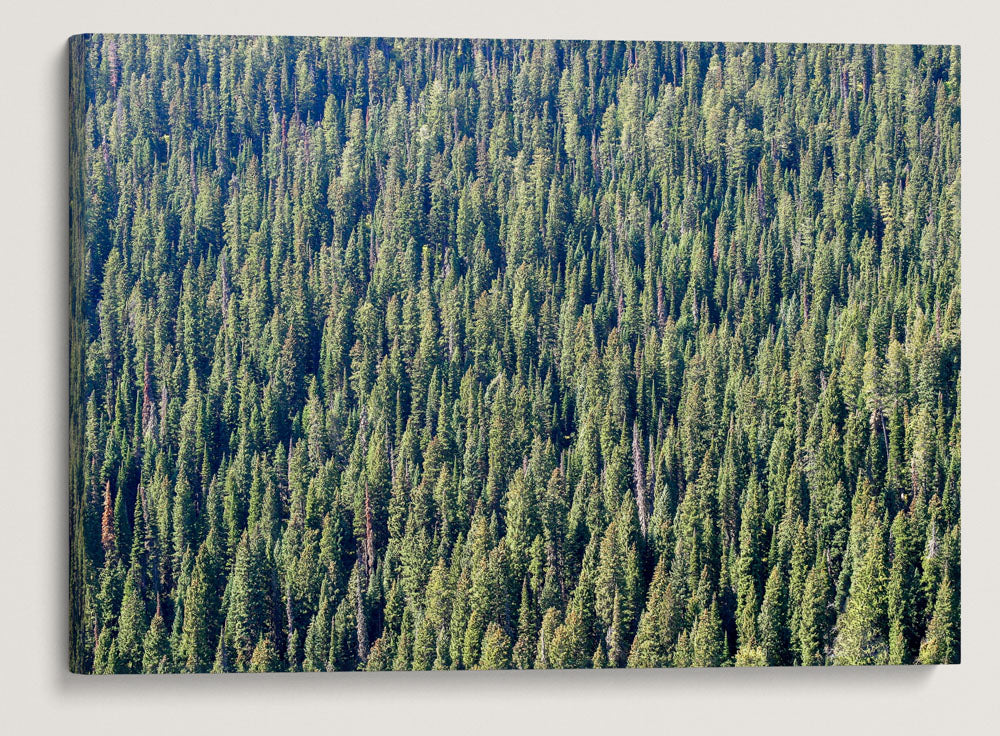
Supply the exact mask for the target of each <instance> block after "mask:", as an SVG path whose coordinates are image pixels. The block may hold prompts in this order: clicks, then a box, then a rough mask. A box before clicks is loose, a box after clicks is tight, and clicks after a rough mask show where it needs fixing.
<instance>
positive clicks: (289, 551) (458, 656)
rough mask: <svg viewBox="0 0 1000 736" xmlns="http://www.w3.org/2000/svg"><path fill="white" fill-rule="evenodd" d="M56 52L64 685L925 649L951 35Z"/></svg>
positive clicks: (949, 291) (933, 536) (944, 490)
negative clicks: (910, 40) (60, 119)
mask: <svg viewBox="0 0 1000 736" xmlns="http://www.w3.org/2000/svg"><path fill="white" fill-rule="evenodd" d="M73 64H74V67H73V72H74V77H73V79H74V90H76V94H77V96H76V97H74V100H75V105H76V107H74V115H73V141H72V143H73V152H74V154H73V155H74V165H75V170H74V177H75V179H76V178H79V179H81V181H79V182H76V184H74V186H75V189H74V191H75V192H77V193H76V194H75V195H74V196H75V199H74V201H73V203H72V204H73V208H74V210H73V214H74V223H75V224H74V226H73V228H74V229H73V235H74V250H73V255H74V260H73V277H74V283H73V289H74V291H73V294H74V302H73V344H72V346H71V348H72V351H71V356H72V360H73V365H72V370H71V373H72V378H73V383H72V387H73V388H72V390H73V394H72V403H71V422H72V432H73V452H74V455H73V462H72V465H71V468H72V474H71V480H72V484H71V485H72V497H71V516H70V518H71V524H72V529H71V616H72V617H73V622H72V625H71V647H72V655H71V659H72V666H73V668H74V669H75V670H79V671H94V672H140V671H142V672H173V671H184V672H204V671H210V670H211V671H238V672H245V671H268V670H273V669H282V670H285V669H287V670H299V669H301V670H307V671H324V670H357V669H373V670H374V669H474V668H482V669H490V668H508V667H517V668H533V667H534V668H553V667H594V666H601V667H603V666H613V667H615V666H631V667H664V666H722V665H730V664H735V665H739V666H750V665H764V664H768V665H802V664H804V665H820V664H833V663H843V664H874V663H887V662H892V663H912V662H916V661H919V662H928V663H930V662H956V661H958V659H959V651H960V600H961V596H960V585H961V575H960V564H959V549H960V523H961V521H960V494H961V482H960V480H961V479H960V468H961V458H960V435H961V419H960V411H959V386H960V362H959V361H960V352H961V351H960V347H961V344H960V320H961V295H960V230H959V226H960V222H959V212H960V207H959V204H960V155H959V154H960V149H959V142H960V125H959V120H960V114H961V108H960V103H959V99H960V98H959V79H960V62H959V54H958V50H957V48H948V47H938V46H924V47H885V46H855V45H849V46H835V45H819V44H817V45H811V44H810V45H801V44H773V45H772V44H756V43H754V44H675V43H648V42H586V41H574V42H552V41H490V40H476V41H472V40H430V39H323V38H271V37H254V38H251V37H239V38H237V37H214V36H207V37H184V36H90V37H88V38H87V39H86V40H85V41H82V42H80V43H79V44H77V45H75V46H74V53H73ZM80 90H82V92H81V91H80ZM75 179H74V181H75Z"/></svg>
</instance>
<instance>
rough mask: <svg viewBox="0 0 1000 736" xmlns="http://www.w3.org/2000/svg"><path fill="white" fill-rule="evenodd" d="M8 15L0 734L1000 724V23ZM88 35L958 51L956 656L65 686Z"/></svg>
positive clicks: (181, 10) (451, 11) (795, 5)
mask: <svg viewBox="0 0 1000 736" xmlns="http://www.w3.org/2000/svg"><path fill="white" fill-rule="evenodd" d="M477 5H482V7H477ZM0 18H3V20H4V25H5V27H6V29H7V30H6V32H5V33H4V37H3V40H2V43H0V79H2V80H3V87H2V94H0V100H2V108H0V129H2V130H0V212H2V219H0V375H2V378H0V392H2V396H3V398H2V401H0V432H2V434H0V494H2V495H0V567H2V570H3V575H2V577H0V678H2V681H0V731H3V732H6V733H10V734H22V733H23V734H33V733H50V732H51V733H60V732H63V731H65V732H69V733H87V734H89V733H101V734H117V733H130V734H142V735H143V736H145V735H146V734H159V733H171V734H174V736H189V735H191V734H199V733H212V732H214V733H220V734H225V733H230V732H238V733H243V734H258V733H260V734H263V733H267V734H273V733H279V732H285V733H287V732H289V731H290V730H291V729H303V730H305V729H308V730H309V732H315V733H320V732H334V733H336V732H341V733H347V732H354V731H363V732H365V733H368V734H376V733H407V734H410V733H447V732H471V733H473V734H478V733H500V732H503V733H506V734H520V733H540V732H551V733H567V732H570V730H569V729H570V728H572V729H574V731H575V732H593V731H599V732H602V733H605V734H609V735H610V734H617V733H621V732H626V731H633V732H642V733H647V732H654V733H685V732H691V731H695V732H697V733H716V732H723V731H725V732H739V733H741V734H763V733H769V734H773V733H793V732H794V733H798V734H814V733H815V734H822V733H851V732H858V733H875V732H882V733H888V734H903V733H932V732H941V733H959V734H965V733H1000V708H998V705H997V702H998V698H1000V688H998V685H1000V677H998V676H997V673H998V664H1000V663H998V654H1000V652H998V647H997V639H998V636H1000V632H998V626H997V619H998V616H1000V595H998V583H1000V580H998V575H997V572H996V570H997V563H998V561H1000V483H998V481H997V477H998V474H997V472H996V471H997V469H1000V467H998V465H1000V464H998V463H997V462H996V460H995V458H996V456H997V453H996V448H997V445H998V439H1000V427H998V424H997V422H996V421H995V417H997V416H1000V412H998V410H1000V401H998V397H1000V392H998V385H1000V384H998V381H997V380H996V378H995V376H996V375H997V372H998V371H997V366H998V365H1000V350H998V348H997V347H996V340H997V337H998V336H1000V331H998V329H997V325H998V323H1000V309H998V307H1000V303H998V302H1000V299H998V294H1000V256H998V253H1000V239H998V237H997V225H998V224H1000V218H998V217H997V214H998V209H1000V196H998V195H1000V187H998V186H997V178H996V177H997V175H998V174H1000V160H998V159H1000V156H998V151H1000V149H998V147H997V146H998V144H997V142H996V140H995V134H996V132H997V131H998V130H1000V104H998V92H1000V84H998V78H1000V53H998V52H997V51H995V50H994V48H995V46H996V44H997V41H998V32H1000V28H998V24H997V20H1000V17H998V14H997V11H995V10H993V9H992V8H991V7H990V6H989V4H988V3H987V2H985V0H984V1H983V2H981V3H977V2H965V1H963V0H938V1H937V2H926V1H925V0H912V1H911V2H900V1H894V2H886V1H883V0H869V1H867V2H864V1H858V0H827V2H824V3H823V4H822V5H819V6H816V7H811V6H807V5H805V4H804V2H794V1H793V0H784V1H783V0H755V1H754V2H747V3H744V4H741V5H739V6H738V7H724V6H723V4H722V3H719V2H716V3H706V2H698V1H697V0H684V2H682V3H678V7H671V6H670V3H669V2H668V1H667V0H661V2H655V1H654V0H577V2H571V0H559V1H558V2H552V1H550V0H496V1H495V2H492V3H491V2H488V0H487V2H485V3H475V2H474V1H470V2H467V3H463V2H459V1H458V0H432V1H431V2H426V1H424V2H419V1H418V0H411V1H410V2H406V1H404V0H355V1H354V2H350V3H343V4H341V3H339V2H337V1H336V0H325V1H324V0H243V1H242V2H237V1H233V0H223V1H221V2H212V1H211V0H166V1H165V2H157V3H148V4H141V3H140V2H125V1H122V0H119V1H117V2H116V1H115V0H78V2H75V3H74V2H59V1H58V0H36V1H35V2H33V3H28V2H22V3H20V4H18V5H7V7H6V8H5V9H4V10H3V11H2V15H0ZM88 31H92V32H148V33H178V32H197V33H268V34H311V35H381V36H390V35H407V36H507V37H549V38H552V37H555V38H624V39H628V38H641V39H656V40H708V41H715V40H732V41H745V40H769V41H770V40H773V41H823V42H827V41H829V42H838V41H854V42H904V43H912V42H922V43H935V42H937V43H956V42H957V43H961V44H962V97H963V103H964V104H963V106H964V110H963V121H962V123H963V142H962V146H963V163H964V167H963V168H964V170H963V200H964V202H963V204H964V206H963V225H964V232H963V244H962V248H963V266H964V268H963V270H964V278H963V283H962V288H963V301H964V310H963V311H964V319H963V363H964V366H963V380H962V382H963V398H964V402H963V408H962V411H963V419H964V434H963V455H964V463H963V468H962V474H963V481H964V483H963V486H964V498H963V508H962V515H963V518H964V530H963V540H962V541H963V563H962V567H963V591H962V593H963V643H964V647H963V653H962V660H963V661H962V664H961V665H959V666H952V667H937V668H926V667H925V668H916V667H914V668H884V669H861V668H844V669H825V670H813V669H807V670H803V669H772V670H766V671H759V670H758V671H745V670H744V671H737V670H731V669H730V670H719V671H708V670H698V671H694V670H672V671H671V670H664V671H652V672H650V671H643V672H636V671H617V672H615V671H601V672H561V673H560V672H533V673H517V672H499V673H426V674H418V673H413V674H405V673H385V674H354V675H349V674H331V675H254V676H226V677H219V676H183V677H178V676H173V677H119V678H87V677H76V676H71V675H70V674H69V673H68V671H67V665H66V661H67V654H66V649H67V644H66V639H67V635H66V631H67V626H66V609H67V603H66V600H67V593H66V589H67V563H66V558H67V528H68V527H67V511H66V507H67V471H66V467H67V442H68V439H67V425H68V419H67V409H66V402H67V398H66V397H67V384H68V373H67V332H68V318H67V312H68V309H67V305H68V292H67V283H68V258H67V255H68V245H67V207H68V205H67V194H66V192H67V174H66V165H67V164H66V160H67V147H68V143H67V141H68V138H67V123H66V110H67V98H66V90H67V47H66V39H67V38H68V37H69V36H70V35H71V34H74V33H80V32H88Z"/></svg>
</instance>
